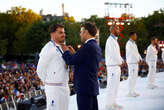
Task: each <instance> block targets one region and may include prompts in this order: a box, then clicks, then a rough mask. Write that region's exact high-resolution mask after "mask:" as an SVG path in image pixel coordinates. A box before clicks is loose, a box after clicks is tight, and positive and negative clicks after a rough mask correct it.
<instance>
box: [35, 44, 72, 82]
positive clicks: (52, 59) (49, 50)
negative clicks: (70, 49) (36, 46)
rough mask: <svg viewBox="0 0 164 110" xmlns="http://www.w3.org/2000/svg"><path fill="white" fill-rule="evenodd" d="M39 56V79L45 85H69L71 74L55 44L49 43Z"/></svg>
mask: <svg viewBox="0 0 164 110" xmlns="http://www.w3.org/2000/svg"><path fill="white" fill-rule="evenodd" d="M58 46H59V45H58ZM60 48H61V47H60ZM39 56H40V58H39V61H38V65H37V74H38V76H39V78H40V79H41V80H42V81H43V82H44V83H45V84H46V83H57V84H58V83H60V84H64V85H65V84H66V85H67V83H68V80H69V73H68V70H67V69H66V66H65V62H64V60H63V58H62V54H61V52H60V51H59V49H58V48H57V47H56V46H55V45H54V44H53V42H51V41H50V42H48V43H47V44H46V45H45V46H44V47H43V49H42V50H41V52H40V55H39Z"/></svg>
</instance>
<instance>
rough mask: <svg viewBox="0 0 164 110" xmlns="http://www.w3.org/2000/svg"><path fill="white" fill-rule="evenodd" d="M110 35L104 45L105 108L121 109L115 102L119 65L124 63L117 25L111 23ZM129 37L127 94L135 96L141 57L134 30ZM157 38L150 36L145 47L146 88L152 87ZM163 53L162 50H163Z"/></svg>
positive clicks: (127, 46)
mask: <svg viewBox="0 0 164 110" xmlns="http://www.w3.org/2000/svg"><path fill="white" fill-rule="evenodd" d="M110 32H111V35H110V36H109V38H108V39H107V42H106V47H105V62H106V66H107V89H106V90H107V91H106V99H105V103H106V108H107V109H109V110H117V109H121V108H122V106H121V105H118V104H117V103H116V97H117V93H118V89H119V84H120V75H121V66H123V65H125V62H124V60H123V59H122V57H121V55H120V47H119V44H118V42H117V39H118V36H119V33H120V32H119V27H118V26H116V25H113V26H111V27H110ZM129 36H130V39H129V40H128V42H127V43H126V63H127V65H128V74H129V76H128V88H129V90H128V96H130V97H137V96H139V94H138V93H136V92H135V85H136V80H137V77H138V66H139V64H140V63H141V62H142V57H141V56H140V54H139V52H138V48H137V45H136V42H135V41H136V39H137V35H136V33H135V32H131V33H130V34H129ZM157 45H158V39H157V38H155V37H154V38H152V40H151V44H150V45H149V47H148V48H147V54H146V62H147V64H148V66H149V73H148V88H150V89H154V88H156V87H157V86H155V85H154V80H155V73H156V62H157V54H158V50H157V49H156V46H157ZM163 53H164V52H163Z"/></svg>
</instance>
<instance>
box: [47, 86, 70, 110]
mask: <svg viewBox="0 0 164 110" xmlns="http://www.w3.org/2000/svg"><path fill="white" fill-rule="evenodd" d="M45 93H46V100H47V110H68V105H69V97H70V96H69V95H70V90H69V87H63V86H49V85H45Z"/></svg>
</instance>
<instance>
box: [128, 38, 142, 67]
mask: <svg viewBox="0 0 164 110" xmlns="http://www.w3.org/2000/svg"><path fill="white" fill-rule="evenodd" d="M140 60H142V58H141V56H140V54H139V52H138V48H137V45H136V43H135V41H133V40H131V39H129V40H128V42H127V43H126V62H127V64H137V63H138V62H139V61H140Z"/></svg>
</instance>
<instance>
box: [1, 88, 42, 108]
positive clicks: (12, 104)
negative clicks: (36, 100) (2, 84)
mask: <svg viewBox="0 0 164 110" xmlns="http://www.w3.org/2000/svg"><path fill="white" fill-rule="evenodd" d="M37 95H45V93H44V91H43V90H35V91H33V92H28V93H27V94H23V95H21V97H20V98H17V96H15V95H14V96H13V95H10V96H8V98H7V99H6V98H5V101H4V102H3V103H1V104H0V110H11V109H12V110H17V105H18V102H19V101H23V100H30V99H31V97H33V96H37Z"/></svg>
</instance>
